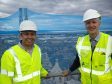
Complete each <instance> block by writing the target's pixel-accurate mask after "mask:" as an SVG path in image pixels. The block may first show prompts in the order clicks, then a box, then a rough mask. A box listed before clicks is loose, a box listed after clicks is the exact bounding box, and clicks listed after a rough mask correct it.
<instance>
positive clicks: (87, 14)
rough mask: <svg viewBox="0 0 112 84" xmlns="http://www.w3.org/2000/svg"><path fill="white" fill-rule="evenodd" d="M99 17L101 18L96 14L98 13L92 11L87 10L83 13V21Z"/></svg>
mask: <svg viewBox="0 0 112 84" xmlns="http://www.w3.org/2000/svg"><path fill="white" fill-rule="evenodd" d="M99 17H101V15H100V14H99V13H98V11H96V10H94V9H89V10H87V11H86V12H85V13H84V16H83V21H86V20H89V19H93V18H99Z"/></svg>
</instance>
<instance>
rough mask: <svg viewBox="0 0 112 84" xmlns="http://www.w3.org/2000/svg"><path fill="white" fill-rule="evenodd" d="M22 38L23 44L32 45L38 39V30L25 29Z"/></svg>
mask: <svg viewBox="0 0 112 84" xmlns="http://www.w3.org/2000/svg"><path fill="white" fill-rule="evenodd" d="M20 39H21V40H22V45H24V46H27V47H31V46H32V45H33V44H34V42H35V39H36V32H34V31H25V32H22V33H21V34H20Z"/></svg>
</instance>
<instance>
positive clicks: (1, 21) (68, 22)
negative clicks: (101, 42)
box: [0, 10, 112, 31]
mask: <svg viewBox="0 0 112 84" xmlns="http://www.w3.org/2000/svg"><path fill="white" fill-rule="evenodd" d="M18 16H19V10H18V11H16V12H15V13H14V14H12V15H11V16H9V17H5V18H0V27H1V28H0V31H13V30H16V31H17V30H18V29H19V17H18ZM28 18H29V19H30V20H33V21H34V22H35V23H36V24H37V27H38V29H39V30H73V31H83V30H85V26H84V23H83V22H82V16H81V15H65V14H45V13H37V12H34V11H30V10H28ZM100 29H101V30H112V17H111V16H103V17H102V24H101V28H100Z"/></svg>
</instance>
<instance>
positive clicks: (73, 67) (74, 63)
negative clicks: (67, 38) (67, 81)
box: [69, 53, 80, 72]
mask: <svg viewBox="0 0 112 84" xmlns="http://www.w3.org/2000/svg"><path fill="white" fill-rule="evenodd" d="M79 67H80V61H79V57H78V53H77V54H76V58H75V60H74V62H73V64H72V65H71V66H70V68H69V71H70V72H73V71H74V70H76V69H77V68H79Z"/></svg>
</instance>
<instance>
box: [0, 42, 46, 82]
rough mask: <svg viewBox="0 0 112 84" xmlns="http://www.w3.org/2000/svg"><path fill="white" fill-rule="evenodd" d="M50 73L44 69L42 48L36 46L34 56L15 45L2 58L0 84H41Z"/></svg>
mask: <svg viewBox="0 0 112 84" xmlns="http://www.w3.org/2000/svg"><path fill="white" fill-rule="evenodd" d="M47 74H48V72H47V71H46V70H45V69H44V68H43V67H42V64H41V52H40V48H39V47H38V46H37V45H36V44H35V45H34V48H33V51H32V55H30V54H29V53H28V52H26V51H25V50H24V49H22V48H21V47H20V46H19V45H15V46H13V47H11V48H9V49H8V50H6V52H5V53H4V54H3V56H2V58H1V76H0V81H1V83H0V84H40V77H41V76H43V77H45V76H46V75H47Z"/></svg>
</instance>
